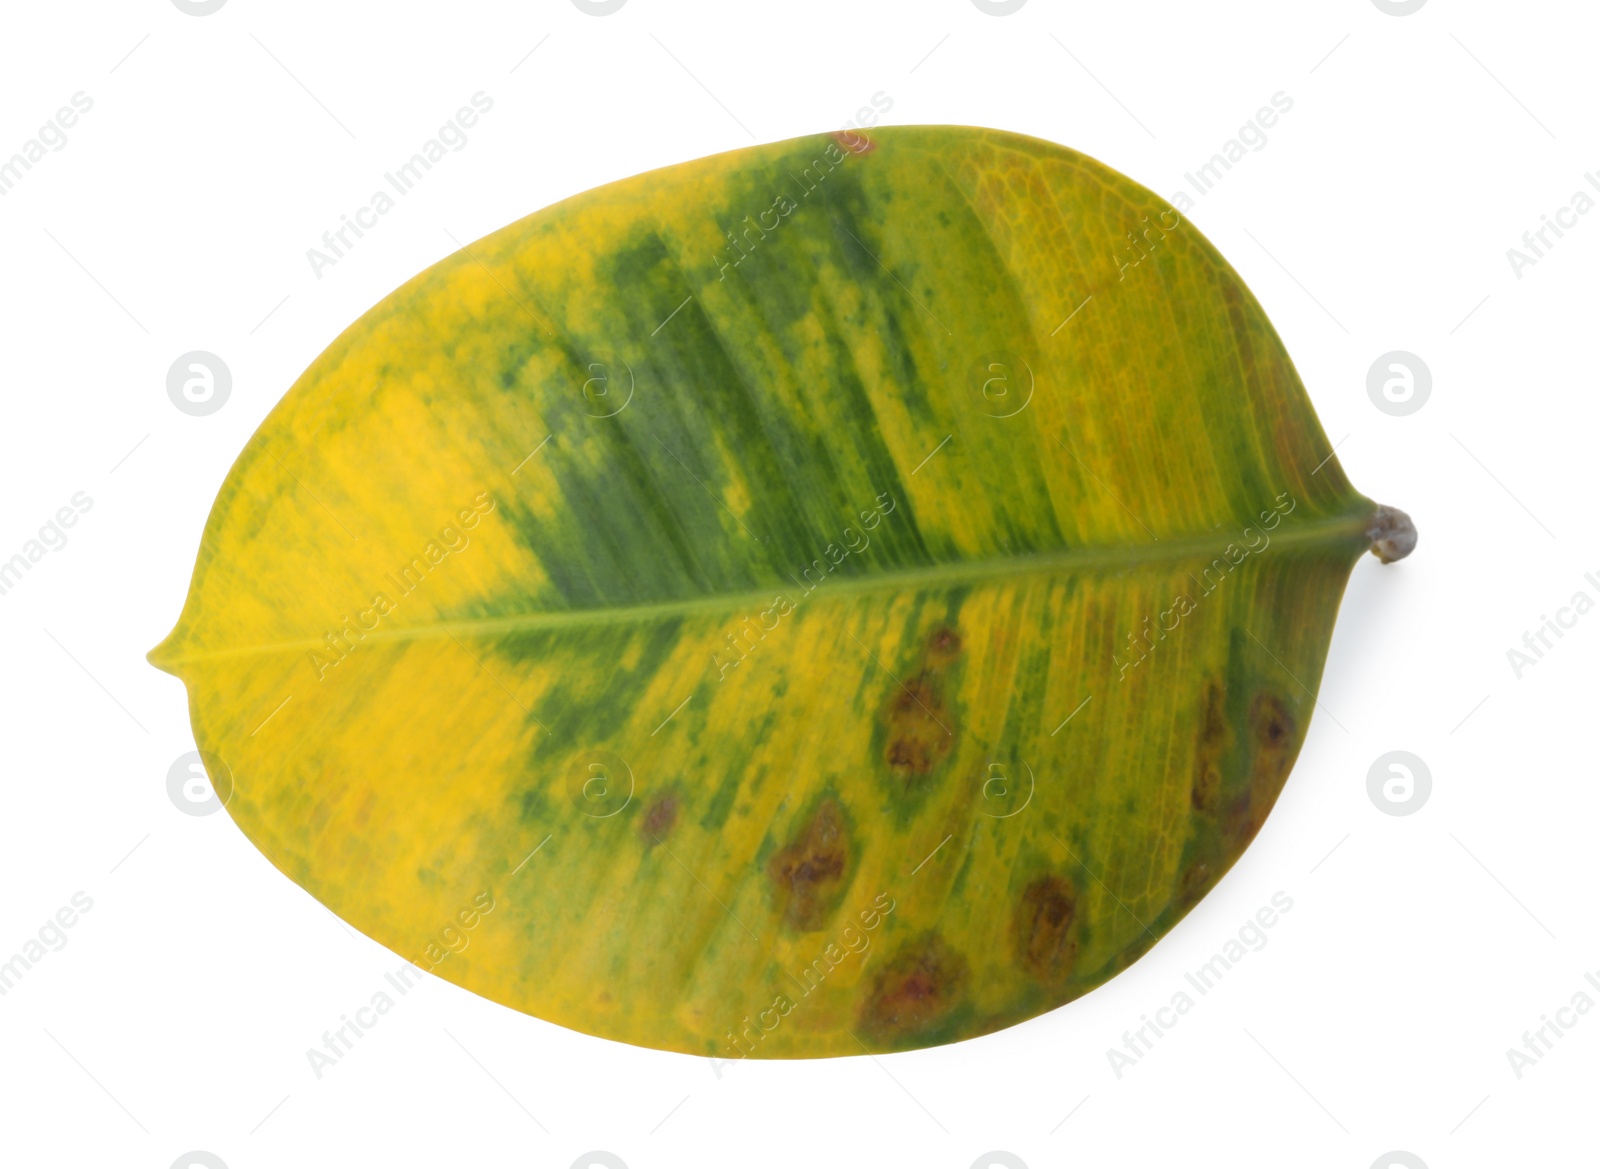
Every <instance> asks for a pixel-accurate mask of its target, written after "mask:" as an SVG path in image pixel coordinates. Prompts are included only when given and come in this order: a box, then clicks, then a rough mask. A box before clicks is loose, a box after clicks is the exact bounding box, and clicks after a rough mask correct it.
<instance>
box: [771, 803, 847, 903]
mask: <svg viewBox="0 0 1600 1169" xmlns="http://www.w3.org/2000/svg"><path fill="white" fill-rule="evenodd" d="M849 868H850V830H849V826H848V825H847V824H846V823H845V818H844V812H843V811H842V810H841V809H840V807H839V805H838V803H837V802H835V801H834V800H831V799H829V800H824V801H823V802H822V804H821V805H820V806H819V807H818V808H817V811H816V813H815V814H814V815H813V816H812V817H811V819H810V820H809V821H807V822H806V823H805V824H804V825H802V826H801V828H800V830H799V831H798V832H797V833H796V835H795V837H794V839H792V840H791V841H790V842H789V844H788V845H787V846H786V847H785V848H784V849H783V850H782V851H781V852H778V853H777V854H775V855H774V856H773V858H772V860H771V861H769V862H768V864H767V872H768V874H769V875H770V876H771V878H772V881H773V884H774V886H775V887H776V889H777V895H778V901H779V903H780V905H781V906H782V908H783V915H784V919H785V920H786V921H787V922H788V923H789V924H790V925H792V926H794V927H795V928H796V929H800V930H818V929H821V928H822V927H823V925H825V924H826V922H827V919H828V916H829V915H830V914H831V913H832V912H833V911H834V909H835V908H837V907H838V904H839V898H840V895H841V894H842V893H843V892H844V882H845V876H846V874H847V873H848V871H849Z"/></svg>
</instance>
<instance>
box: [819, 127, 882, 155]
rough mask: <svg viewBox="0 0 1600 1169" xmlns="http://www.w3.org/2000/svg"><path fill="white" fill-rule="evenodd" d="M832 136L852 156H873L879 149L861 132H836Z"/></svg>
mask: <svg viewBox="0 0 1600 1169" xmlns="http://www.w3.org/2000/svg"><path fill="white" fill-rule="evenodd" d="M830 136H831V137H832V138H833V140H834V141H835V142H837V143H838V144H839V145H840V146H842V147H844V148H845V149H846V150H848V151H849V152H850V153H851V154H871V153H872V152H873V151H874V150H876V149H878V144H877V143H876V142H874V141H873V140H872V139H871V138H868V137H867V136H866V135H865V134H864V133H862V132H861V131H860V130H835V131H834V132H833V134H832V135H830Z"/></svg>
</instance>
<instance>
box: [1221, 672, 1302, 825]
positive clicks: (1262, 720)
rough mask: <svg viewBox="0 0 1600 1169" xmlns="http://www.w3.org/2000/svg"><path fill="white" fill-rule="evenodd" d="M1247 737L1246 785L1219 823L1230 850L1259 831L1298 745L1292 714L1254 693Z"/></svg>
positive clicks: (1272, 697) (1281, 702) (1268, 697)
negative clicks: (1221, 824) (1247, 770)
mask: <svg viewBox="0 0 1600 1169" xmlns="http://www.w3.org/2000/svg"><path fill="white" fill-rule="evenodd" d="M1248 734H1249V743H1250V760H1249V767H1250V775H1249V782H1248V784H1247V785H1246V787H1245V788H1244V789H1243V790H1242V791H1240V792H1239V794H1238V795H1237V796H1235V797H1234V798H1233V799H1232V800H1231V801H1230V802H1229V805H1228V808H1227V811H1226V814H1225V816H1224V822H1223V833H1224V835H1225V837H1226V838H1227V840H1228V843H1229V844H1230V845H1231V846H1232V847H1233V848H1234V849H1241V848H1243V847H1244V846H1245V845H1247V844H1249V843H1250V841H1252V840H1254V839H1255V835H1256V833H1257V832H1259V831H1260V830H1261V825H1262V823H1263V822H1264V821H1265V820H1266V818H1267V813H1268V812H1270V811H1271V810H1272V805H1273V803H1274V802H1276V800H1277V798H1278V792H1279V791H1281V790H1282V789H1283V781H1284V780H1285V779H1287V778H1288V776H1289V768H1290V766H1291V765H1292V764H1293V763H1294V754H1295V749H1296V747H1297V745H1298V743H1299V731H1298V724H1297V723H1296V721H1295V716H1294V712H1293V711H1292V710H1290V708H1289V705H1288V703H1286V702H1284V700H1283V699H1282V698H1280V697H1279V696H1278V695H1276V694H1271V693H1265V692H1263V693H1261V694H1257V695H1256V697H1255V700H1254V701H1253V702H1251V704H1250V721H1249V725H1248Z"/></svg>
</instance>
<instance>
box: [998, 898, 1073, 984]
mask: <svg viewBox="0 0 1600 1169" xmlns="http://www.w3.org/2000/svg"><path fill="white" fill-rule="evenodd" d="M1076 919H1077V897H1076V895H1075V893H1074V892H1073V888H1072V886H1071V885H1070V884H1068V883H1067V882H1066V881H1065V880H1063V879H1062V878H1060V877H1057V876H1054V875H1052V874H1046V875H1045V876H1042V877H1039V878H1037V879H1036V880H1034V881H1033V882H1032V883H1031V884H1029V885H1028V887H1027V888H1026V889H1024V890H1023V893H1022V897H1021V899H1020V900H1019V901H1018V902H1017V907H1016V911H1015V914H1014V917H1013V920H1012V933H1013V936H1014V938H1015V941H1016V947H1017V961H1018V963H1020V964H1021V966H1022V968H1023V969H1024V970H1026V971H1027V972H1028V973H1029V974H1031V975H1033V976H1034V977H1035V978H1038V979H1040V980H1042V981H1044V982H1059V981H1061V980H1062V979H1064V978H1065V977H1066V976H1067V975H1068V974H1070V973H1071V972H1072V962H1073V959H1074V958H1075V957H1076V956H1077V950H1078V943H1077V941H1076V939H1075V937H1074V935H1073V932H1072V926H1073V923H1074V922H1075V921H1076Z"/></svg>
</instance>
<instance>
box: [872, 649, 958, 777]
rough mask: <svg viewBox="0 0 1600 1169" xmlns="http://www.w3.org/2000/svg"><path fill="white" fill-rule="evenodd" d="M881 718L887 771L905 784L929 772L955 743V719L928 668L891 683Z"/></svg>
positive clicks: (935, 676)
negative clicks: (885, 733)
mask: <svg viewBox="0 0 1600 1169" xmlns="http://www.w3.org/2000/svg"><path fill="white" fill-rule="evenodd" d="M884 721H885V722H886V723H887V724H888V732H889V735H888V747H887V748H886V750H885V752H884V759H885V761H886V762H887V763H888V764H889V771H890V774H892V775H893V776H894V777H895V778H896V779H899V780H902V781H905V782H906V783H907V784H908V785H909V784H911V783H912V782H914V781H916V780H918V779H921V778H923V777H924V776H927V775H929V774H931V773H932V772H933V770H934V768H936V767H937V766H938V765H939V764H940V763H941V762H942V761H943V760H944V757H945V756H946V755H948V754H949V753H950V748H951V747H952V746H953V745H954V743H955V732H954V727H953V726H952V724H953V723H954V722H955V719H954V717H953V716H952V715H951V714H950V711H949V710H948V708H947V707H946V706H945V703H944V697H943V695H942V694H941V692H940V686H939V681H938V675H937V673H935V672H934V671H931V670H927V671H924V672H923V673H921V674H918V675H917V676H916V677H915V678H912V679H910V680H909V681H907V682H905V683H904V684H901V683H895V684H894V689H893V690H891V691H890V693H889V699H888V702H887V704H886V709H885V711H884Z"/></svg>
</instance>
